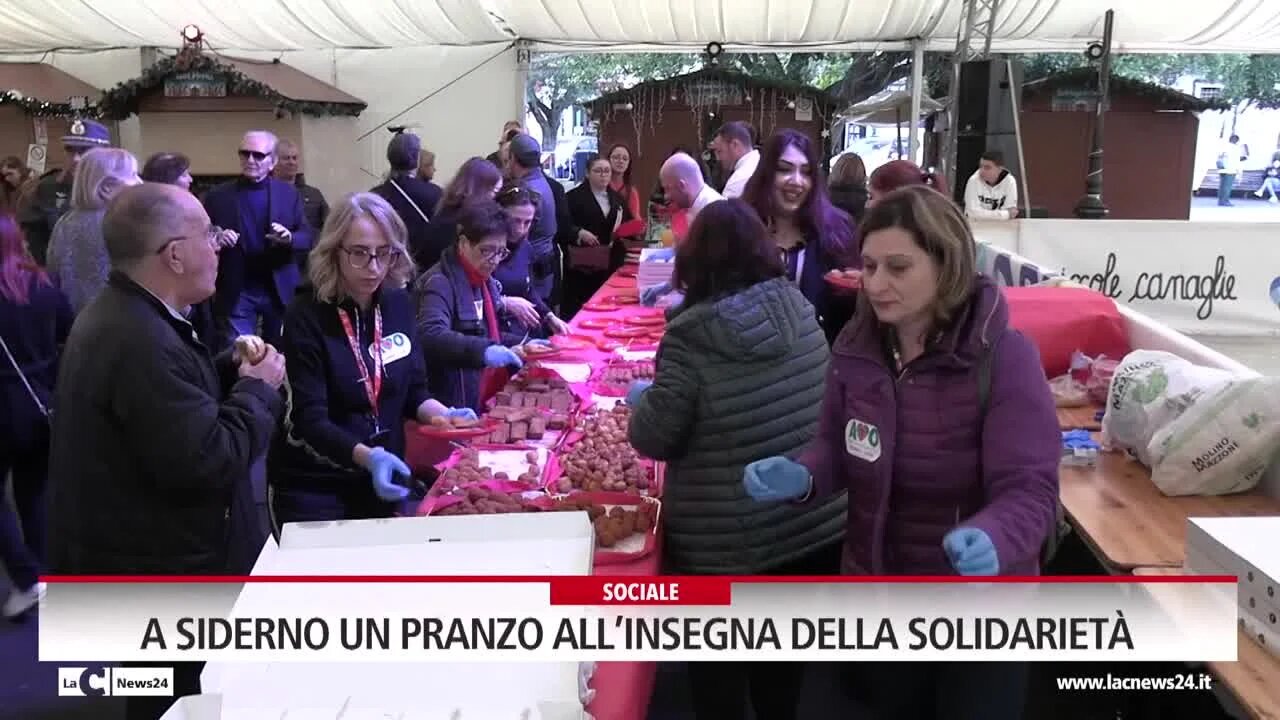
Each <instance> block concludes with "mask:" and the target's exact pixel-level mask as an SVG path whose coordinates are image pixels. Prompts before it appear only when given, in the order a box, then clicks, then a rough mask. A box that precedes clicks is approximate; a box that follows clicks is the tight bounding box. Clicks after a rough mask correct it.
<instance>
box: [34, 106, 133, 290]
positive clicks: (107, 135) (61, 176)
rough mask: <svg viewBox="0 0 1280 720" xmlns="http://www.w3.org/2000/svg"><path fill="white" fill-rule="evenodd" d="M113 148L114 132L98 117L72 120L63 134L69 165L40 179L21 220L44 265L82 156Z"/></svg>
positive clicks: (63, 147) (37, 259)
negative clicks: (98, 119)
mask: <svg viewBox="0 0 1280 720" xmlns="http://www.w3.org/2000/svg"><path fill="white" fill-rule="evenodd" d="M100 147H111V132H110V131H109V130H107V127H106V126H105V125H103V124H102V123H100V122H97V121H95V120H81V119H76V120H73V121H71V126H70V127H69V128H67V134H66V135H63V136H62V149H63V151H64V152H65V153H66V155H67V166H66V167H64V168H62V169H57V168H55V169H53V170H50V171H49V172H47V173H45V174H44V176H43V177H41V178H40V184H39V185H37V186H36V190H35V193H34V194H33V195H32V200H31V204H30V205H28V206H27V209H26V210H25V211H24V212H23V213H22V217H20V218H18V221H19V222H20V223H21V224H22V230H23V232H24V233H25V234H26V236H27V245H28V247H29V248H30V250H31V255H32V257H34V258H35V260H36V262H38V263H40V264H41V265H44V263H45V251H47V250H48V249H49V236H50V235H51V234H53V226H54V225H57V224H58V219H59V218H61V217H62V216H63V214H64V213H66V212H67V210H69V209H70V202H71V181H72V180H73V179H75V175H76V167H77V166H78V165H79V164H80V158H82V157H84V154H85V153H87V152H89V151H90V150H92V149H94V148H100Z"/></svg>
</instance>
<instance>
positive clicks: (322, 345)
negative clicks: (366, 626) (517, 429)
mask: <svg viewBox="0 0 1280 720" xmlns="http://www.w3.org/2000/svg"><path fill="white" fill-rule="evenodd" d="M406 234H407V233H406V231H405V225H404V222H403V221H402V220H401V219H400V216H399V215H397V214H396V211H395V210H394V209H392V207H391V205H390V204H388V203H387V201H386V200H383V199H382V198H381V197H378V196H377V195H375V194H373V193H355V194H352V195H348V196H347V197H345V198H343V199H342V201H341V202H339V203H338V204H337V205H336V206H334V208H333V209H332V211H331V212H330V214H329V217H328V219H327V220H326V222H325V225H324V230H323V231H322V232H321V234H320V238H319V241H318V242H317V243H316V246H315V248H314V249H313V250H312V251H311V254H310V256H309V258H308V268H309V273H310V279H311V284H312V287H313V288H314V290H313V293H311V294H306V295H299V296H298V297H297V298H296V299H295V300H294V301H293V303H292V304H291V305H290V306H289V309H288V310H287V311H286V312H285V317H284V336H283V338H282V340H281V351H282V352H283V353H284V356H285V360H286V361H287V362H288V366H289V378H288V383H287V388H288V392H287V394H286V407H285V416H284V428H283V431H282V432H279V433H277V434H276V437H275V440H274V443H273V445H272V448H271V453H270V456H269V458H268V462H267V467H268V478H269V482H270V484H271V491H272V492H271V509H272V511H273V514H274V517H275V525H276V526H277V527H278V526H280V525H283V524H284V523H289V522H304V521H312V520H348V519H364V518H377V517H388V516H391V515H393V514H395V513H396V511H397V510H401V509H404V508H403V507H402V506H401V503H402V501H404V500H406V499H407V498H408V496H409V494H410V490H409V486H411V485H412V484H413V483H412V482H410V474H411V473H410V471H409V468H408V466H406V465H405V463H404V461H403V460H402V459H401V458H402V457H403V456H404V452H405V435H404V425H405V420H415V421H417V422H419V423H422V424H429V423H431V421H432V419H433V418H436V417H443V418H447V419H453V418H460V419H463V420H469V421H474V420H475V413H474V412H472V411H471V410H466V409H463V410H456V409H453V408H448V407H445V406H444V405H442V404H441V403H439V402H437V401H436V400H433V399H432V398H431V395H430V394H429V393H428V392H427V378H426V367H425V365H424V363H423V354H422V351H421V348H419V347H418V339H417V336H416V334H415V332H414V317H413V308H412V305H411V303H410V300H409V294H408V292H407V291H406V290H405V284H406V283H407V282H408V279H409V278H410V276H411V275H412V274H413V270H414V268H413V260H411V259H410V257H409V254H408V252H407V251H406V248H405V236H406Z"/></svg>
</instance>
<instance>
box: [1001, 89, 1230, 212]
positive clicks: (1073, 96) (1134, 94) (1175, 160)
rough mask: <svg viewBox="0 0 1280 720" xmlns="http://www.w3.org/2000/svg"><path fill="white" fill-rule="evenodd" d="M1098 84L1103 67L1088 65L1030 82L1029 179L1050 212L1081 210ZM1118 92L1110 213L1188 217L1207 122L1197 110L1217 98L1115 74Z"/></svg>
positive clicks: (1108, 174)
mask: <svg viewBox="0 0 1280 720" xmlns="http://www.w3.org/2000/svg"><path fill="white" fill-rule="evenodd" d="M1096 84H1097V72H1096V71H1095V70H1094V69H1092V68H1082V69H1079V70H1069V71H1066V72H1062V73H1058V74H1055V75H1051V76H1049V77H1047V78H1044V79H1042V80H1037V81H1035V82H1030V83H1026V84H1025V85H1023V90H1022V98H1023V99H1022V111H1021V114H1020V120H1021V124H1022V144H1023V153H1024V155H1025V160H1026V174H1027V184H1028V186H1029V187H1030V190H1031V200H1032V203H1033V204H1034V205H1036V206H1037V207H1043V208H1045V209H1046V210H1047V211H1048V216H1049V217H1055V218H1069V217H1075V212H1074V210H1075V206H1076V203H1077V202H1079V201H1080V197H1081V195H1082V194H1083V193H1084V188H1085V177H1086V175H1087V174H1088V170H1089V150H1090V147H1091V142H1092V140H1091V139H1092V132H1093V122H1094V117H1095V113H1096V109H1097V102H1096V100H1095V99H1094V98H1095V92H1096V90H1095V89H1094V88H1095V87H1096ZM1110 96H1111V98H1110V104H1109V105H1108V107H1107V110H1106V116H1105V123H1106V137H1105V142H1104V145H1103V166H1102V169H1103V197H1104V198H1105V202H1106V205H1107V208H1108V210H1110V214H1109V217H1111V218H1115V219H1129V220H1161V219H1163V220H1186V219H1188V217H1189V213H1190V202H1189V197H1190V189H1191V187H1192V186H1193V185H1194V184H1195V181H1194V180H1193V178H1192V175H1193V174H1194V172H1195V157H1196V134H1197V131H1198V128H1199V125H1200V119H1199V117H1198V115H1197V114H1196V113H1198V112H1199V111H1201V110H1205V109H1207V108H1208V107H1210V104H1209V103H1207V102H1205V101H1203V100H1200V99H1198V98H1194V97H1192V96H1190V95H1185V94H1183V93H1180V92H1177V91H1176V90H1171V89H1169V88H1165V87H1162V86H1159V85H1155V84H1152V83H1146V82H1142V81H1140V80H1134V79H1132V78H1126V77H1122V76H1119V75H1115V74H1113V75H1112V77H1111V85H1110ZM1195 180H1198V178H1196V179H1195Z"/></svg>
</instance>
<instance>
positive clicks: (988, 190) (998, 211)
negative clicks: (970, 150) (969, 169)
mask: <svg viewBox="0 0 1280 720" xmlns="http://www.w3.org/2000/svg"><path fill="white" fill-rule="evenodd" d="M964 210H965V214H967V215H968V216H969V217H971V218H973V219H975V220H1012V219H1014V218H1016V217H1018V182H1017V180H1015V179H1014V177H1013V174H1012V173H1010V172H1009V171H1008V170H1007V169H1005V166H1004V155H1003V154H1001V153H1000V152H999V151H996V150H988V151H987V152H984V153H982V162H981V163H979V164H978V171H977V172H975V173H974V174H973V175H972V176H970V177H969V182H968V184H967V185H965V188H964Z"/></svg>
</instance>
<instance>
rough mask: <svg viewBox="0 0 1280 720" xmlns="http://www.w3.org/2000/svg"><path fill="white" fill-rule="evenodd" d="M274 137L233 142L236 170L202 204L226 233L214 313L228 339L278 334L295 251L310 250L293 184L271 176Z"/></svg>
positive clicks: (256, 134) (309, 232)
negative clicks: (237, 146)
mask: <svg viewBox="0 0 1280 720" xmlns="http://www.w3.org/2000/svg"><path fill="white" fill-rule="evenodd" d="M276 142H277V141H276V136H275V135H273V134H272V133H269V132H266V131H264V130H253V131H250V132H247V133H245V135H244V138H243V139H242V140H241V141H240V149H239V155H240V174H241V176H240V177H239V178H237V179H235V180H231V181H229V182H225V183H223V184H221V185H219V186H217V187H215V188H213V189H212V190H210V191H209V193H208V195H206V196H205V198H204V207H205V210H206V211H208V213H209V218H210V219H211V220H212V221H213V223H214V224H215V225H217V226H219V227H221V228H224V229H226V230H228V231H230V232H228V233H223V234H222V235H220V236H219V237H220V238H221V239H222V240H221V241H222V242H223V243H224V245H225V247H223V248H222V251H221V253H220V258H219V263H218V294H217V297H215V298H214V314H215V315H216V316H217V318H218V321H219V322H220V323H223V324H224V326H225V327H226V329H227V339H228V340H232V339H234V338H235V337H236V336H237V335H254V334H258V327H259V325H260V326H261V335H262V337H263V338H264V339H265V340H266V341H267V342H274V341H276V340H277V339H278V338H279V337H280V326H281V323H282V322H283V319H284V309H285V307H286V306H287V305H288V304H289V302H290V301H291V300H293V296H294V291H295V290H297V287H298V284H299V283H300V282H301V280H302V276H301V273H300V272H299V271H298V265H297V263H296V262H295V259H294V258H295V254H297V253H305V252H307V251H309V250H310V249H311V246H312V240H313V238H314V234H315V232H314V230H313V229H312V227H311V226H310V225H308V224H307V220H306V214H305V206H304V204H303V202H302V196H301V195H299V194H298V190H297V188H295V187H294V186H293V184H292V183H287V182H284V181H283V180H277V179H276V178H273V177H271V171H272V170H273V169H274V168H275V163H276Z"/></svg>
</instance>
